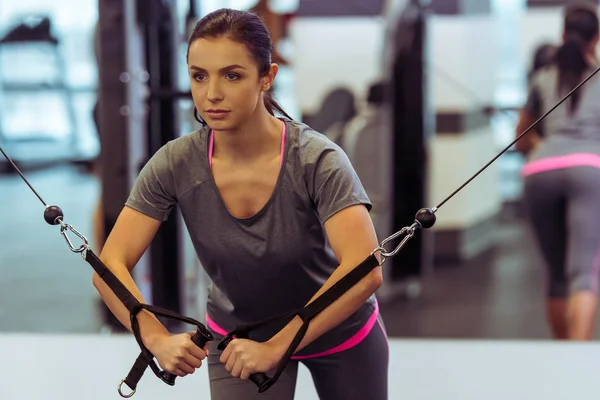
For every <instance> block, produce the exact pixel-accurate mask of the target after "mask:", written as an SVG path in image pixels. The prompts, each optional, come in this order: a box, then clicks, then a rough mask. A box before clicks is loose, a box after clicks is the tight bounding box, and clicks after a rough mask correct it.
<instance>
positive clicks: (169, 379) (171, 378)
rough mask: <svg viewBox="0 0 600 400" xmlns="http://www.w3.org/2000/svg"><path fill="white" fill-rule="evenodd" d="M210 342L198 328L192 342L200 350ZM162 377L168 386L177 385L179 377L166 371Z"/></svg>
mask: <svg viewBox="0 0 600 400" xmlns="http://www.w3.org/2000/svg"><path fill="white" fill-rule="evenodd" d="M209 340H210V338H208V337H206V335H205V334H204V333H203V332H202V331H201V330H200V328H198V329H197V330H196V333H194V336H192V342H194V344H195V345H196V346H198V347H200V348H204V346H205V345H206V343H208V341H209ZM161 375H162V376H161V379H162V380H163V381H164V382H165V383H166V384H167V385H171V386H173V385H175V378H177V375H175V374H171V373H169V372H165V371H162V373H161Z"/></svg>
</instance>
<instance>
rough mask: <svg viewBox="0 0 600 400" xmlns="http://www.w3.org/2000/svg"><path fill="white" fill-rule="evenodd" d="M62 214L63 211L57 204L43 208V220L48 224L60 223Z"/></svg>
mask: <svg viewBox="0 0 600 400" xmlns="http://www.w3.org/2000/svg"><path fill="white" fill-rule="evenodd" d="M64 216H65V215H64V214H63V211H62V210H61V209H60V207H58V206H48V207H46V209H45V210H44V220H46V222H47V223H49V224H50V225H58V224H60V221H62V219H63V217H64ZM59 220H60V221H59Z"/></svg>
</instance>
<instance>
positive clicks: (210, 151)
mask: <svg viewBox="0 0 600 400" xmlns="http://www.w3.org/2000/svg"><path fill="white" fill-rule="evenodd" d="M281 126H282V128H281V150H280V154H279V168H281V166H282V165H283V153H284V152H285V136H286V130H287V129H286V126H285V122H284V121H281ZM214 146H215V137H214V132H213V131H212V129H211V130H210V136H209V141H208V165H209V166H210V167H211V168H212V156H213V149H214Z"/></svg>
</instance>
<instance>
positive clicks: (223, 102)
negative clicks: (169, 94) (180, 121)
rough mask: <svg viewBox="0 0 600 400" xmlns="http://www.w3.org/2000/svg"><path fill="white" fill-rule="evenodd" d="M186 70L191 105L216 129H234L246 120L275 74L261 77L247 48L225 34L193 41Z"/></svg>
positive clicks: (252, 112) (260, 100)
mask: <svg viewBox="0 0 600 400" xmlns="http://www.w3.org/2000/svg"><path fill="white" fill-rule="evenodd" d="M188 71H189V74H190V81H191V91H192V97H193V99H194V105H195V106H196V109H197V110H198V113H199V114H200V116H201V117H202V119H203V120H204V121H206V123H207V124H208V126H210V127H211V128H212V129H214V130H215V131H227V130H234V129H236V128H238V127H239V126H241V125H242V124H243V123H244V122H246V121H247V120H248V119H249V118H250V117H251V116H252V115H253V114H254V112H255V110H256V109H257V106H258V105H261V103H259V102H262V101H263V100H262V95H261V93H262V91H263V90H265V89H267V88H268V86H270V84H272V78H274V76H273V74H272V73H269V74H267V75H266V76H265V77H262V78H260V77H259V73H258V66H257V64H256V62H255V61H254V59H253V58H252V56H251V54H250V52H249V51H248V49H247V48H246V47H245V46H244V45H243V44H241V43H238V42H235V41H233V40H231V39H230V38H228V37H219V38H202V39H197V40H195V41H193V42H192V44H191V45H190V49H189V54H188ZM261 106H262V105H261Z"/></svg>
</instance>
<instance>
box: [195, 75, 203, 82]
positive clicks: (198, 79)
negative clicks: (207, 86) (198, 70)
mask: <svg viewBox="0 0 600 400" xmlns="http://www.w3.org/2000/svg"><path fill="white" fill-rule="evenodd" d="M194 79H195V80H197V81H201V80H204V75H203V74H195V75H194Z"/></svg>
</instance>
